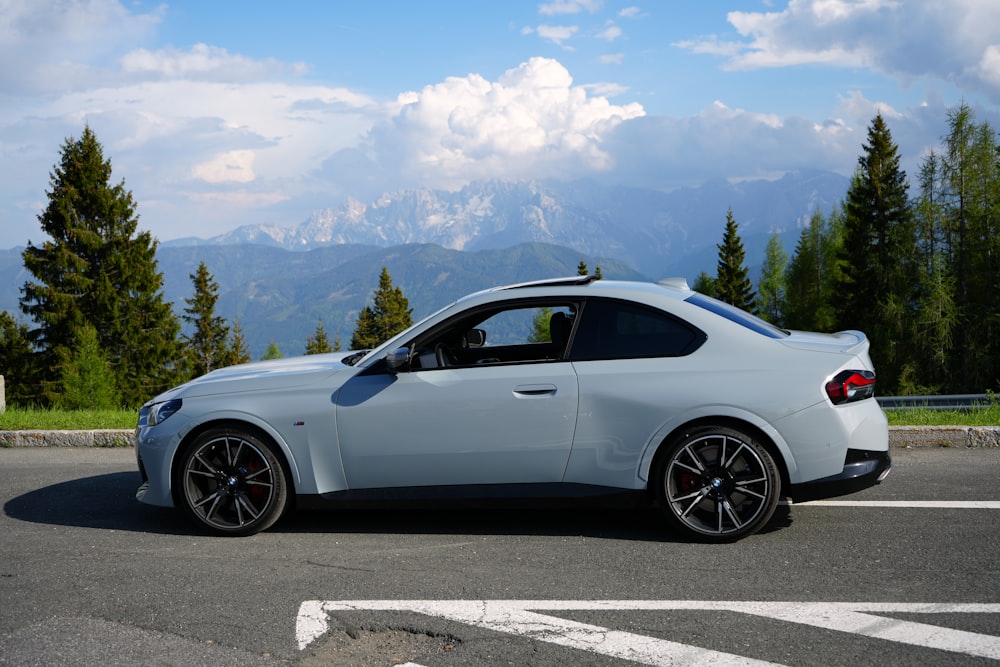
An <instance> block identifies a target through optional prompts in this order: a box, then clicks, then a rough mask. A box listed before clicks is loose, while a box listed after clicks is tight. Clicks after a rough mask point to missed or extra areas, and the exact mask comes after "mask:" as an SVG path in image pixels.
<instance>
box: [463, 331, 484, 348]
mask: <svg viewBox="0 0 1000 667" xmlns="http://www.w3.org/2000/svg"><path fill="white" fill-rule="evenodd" d="M465 343H466V345H468V346H469V347H482V346H483V345H486V332H485V331H484V330H482V329H469V330H468V331H466V332H465Z"/></svg>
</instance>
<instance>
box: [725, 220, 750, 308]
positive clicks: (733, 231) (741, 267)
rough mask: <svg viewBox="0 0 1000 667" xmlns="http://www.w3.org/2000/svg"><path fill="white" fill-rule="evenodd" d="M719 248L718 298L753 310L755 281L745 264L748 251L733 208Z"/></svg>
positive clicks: (738, 306)
mask: <svg viewBox="0 0 1000 667" xmlns="http://www.w3.org/2000/svg"><path fill="white" fill-rule="evenodd" d="M716 247H717V248H718V249H719V262H718V265H717V269H716V281H715V291H716V298H718V299H720V300H722V301H725V302H726V303H728V304H731V305H733V306H736V307H737V308H742V309H743V310H746V311H750V312H752V311H753V310H755V308H756V305H755V300H754V291H753V283H752V282H751V281H750V270H749V269H748V268H747V267H746V265H745V264H744V260H745V259H746V252H745V251H744V250H743V241H742V240H741V239H740V234H739V227H738V226H737V225H736V220H735V219H734V218H733V209H729V210H728V211H727V212H726V231H725V234H724V235H723V237H722V243H721V244H719V245H718V246H716Z"/></svg>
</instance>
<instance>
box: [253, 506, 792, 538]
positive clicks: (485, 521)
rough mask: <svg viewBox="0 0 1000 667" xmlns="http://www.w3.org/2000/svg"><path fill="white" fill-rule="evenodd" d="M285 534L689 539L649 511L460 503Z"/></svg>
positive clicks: (294, 520) (339, 513)
mask: <svg viewBox="0 0 1000 667" xmlns="http://www.w3.org/2000/svg"><path fill="white" fill-rule="evenodd" d="M791 522H792V518H791V512H790V511H789V508H788V507H787V506H785V505H779V506H778V508H777V509H776V510H775V513H774V516H773V517H772V518H771V519H770V521H768V523H767V524H766V525H765V526H764V527H763V528H762V529H761V530H759V531H758V534H766V533H770V532H773V531H775V530H780V529H781V528H786V527H788V526H790V525H791ZM270 530H271V531H272V532H274V531H280V532H286V533H338V534H343V533H349V534H366V533H368V534H399V535H418V534H419V535H485V536H492V535H523V536H552V537H574V536H576V537H592V538H596V539H612V540H629V541H638V542H665V543H685V542H692V541H693V540H691V539H690V538H689V537H687V536H685V535H682V534H680V533H679V532H677V531H676V530H674V529H673V528H672V527H671V526H670V524H669V523H668V521H667V520H666V518H665V517H664V516H663V515H662V513H661V512H660V510H658V509H656V508H654V507H648V506H641V507H628V508H622V507H616V506H611V507H602V506H600V505H599V504H597V505H592V506H588V507H584V508H572V509H570V508H566V507H564V506H558V507H553V506H549V505H547V504H541V505H538V506H535V507H518V508H516V509H511V508H489V507H482V506H480V505H479V504H474V505H473V506H470V507H464V506H462V505H461V504H460V503H459V504H456V505H453V506H452V507H450V508H447V509H445V508H429V509H410V508H401V509H385V508H380V509H363V510H349V511H348V510H330V511H321V510H310V511H300V512H296V513H293V514H291V515H290V516H287V517H285V518H284V519H283V520H282V521H281V522H280V523H278V524H277V525H276V526H274V527H273V528H271V529H270Z"/></svg>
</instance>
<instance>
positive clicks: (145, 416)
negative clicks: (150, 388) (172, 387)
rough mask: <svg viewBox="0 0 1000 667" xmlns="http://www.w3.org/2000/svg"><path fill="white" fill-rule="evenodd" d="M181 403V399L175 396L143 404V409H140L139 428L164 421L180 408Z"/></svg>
mask: <svg viewBox="0 0 1000 667" xmlns="http://www.w3.org/2000/svg"><path fill="white" fill-rule="evenodd" d="M181 404H182V401H181V399H179V398H174V399H171V400H169V401H163V402H162V403H154V404H152V405H144V406H142V409H141V410H139V428H142V427H143V426H156V425H157V424H160V423H162V422H163V421H164V420H166V419H167V418H168V417H169V416H170V415H172V414H174V413H175V412H177V411H178V410H180V409H181Z"/></svg>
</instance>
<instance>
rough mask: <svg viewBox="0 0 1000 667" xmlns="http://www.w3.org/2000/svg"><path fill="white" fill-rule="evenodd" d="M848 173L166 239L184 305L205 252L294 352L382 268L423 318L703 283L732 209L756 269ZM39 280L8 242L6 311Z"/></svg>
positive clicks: (238, 300) (254, 318) (476, 189)
mask: <svg viewBox="0 0 1000 667" xmlns="http://www.w3.org/2000/svg"><path fill="white" fill-rule="evenodd" d="M848 183H849V182H848V180H847V179H846V178H845V177H843V176H840V175H838V174H834V173H831V172H821V171H799V172H792V173H789V174H786V175H785V176H784V177H782V178H780V179H777V180H758V181H745V182H741V183H728V182H724V181H712V182H708V183H705V184H703V185H702V186H700V187H698V188H685V189H681V190H675V191H672V192H660V191H655V190H644V189H638V188H626V187H609V186H603V185H599V184H597V183H594V182H591V181H575V182H570V183H562V182H554V181H553V182H539V181H501V180H485V181H476V182H473V183H470V184H468V185H466V186H465V187H464V188H462V189H461V190H458V191H456V192H446V191H440V190H410V191H404V192H398V193H386V194H384V195H382V196H380V197H378V198H377V199H375V200H373V201H370V202H367V203H366V202H361V201H358V200H355V199H348V200H347V201H345V202H344V203H343V205H341V206H340V207H337V208H327V209H322V210H318V211H315V212H314V213H313V214H312V215H310V216H309V218H308V219H307V220H305V221H304V222H302V223H301V224H299V225H297V226H288V227H285V226H280V225H253V226H243V227H238V228H237V229H234V230H232V231H230V232H227V233H225V234H222V235H220V236H216V237H213V238H210V239H197V238H187V239H176V240H171V241H167V242H163V243H161V244H160V246H159V249H158V251H157V261H158V262H159V268H160V270H161V271H162V272H163V274H164V295H165V297H166V299H167V300H169V301H171V302H173V304H174V307H175V310H176V311H177V312H178V314H180V313H181V312H182V311H183V308H184V307H185V302H184V299H186V298H190V297H191V296H192V289H193V288H192V283H191V278H190V275H191V274H193V273H194V272H195V270H196V269H197V266H198V264H199V262H201V261H204V262H205V264H206V265H207V267H208V269H209V271H210V272H211V273H212V276H213V278H214V279H215V281H216V283H217V284H218V286H219V301H218V303H217V306H216V311H217V314H219V315H222V316H223V317H226V318H227V320H229V321H230V323H231V322H232V321H233V320H234V319H235V318H237V317H238V318H239V321H240V326H241V327H242V328H243V330H244V334H245V336H246V339H247V341H248V343H249V346H250V351H251V354H252V355H253V356H254V357H255V358H256V357H258V356H260V354H262V353H263V351H264V349H265V348H266V347H267V346H268V344H269V343H270V342H271V341H273V342H275V343H277V344H278V346H279V348H280V349H281V350H282V352H283V353H284V354H286V355H293V354H301V352H302V351H303V349H304V347H305V342H306V338H307V337H308V336H309V335H311V334H312V333H313V332H314V331H315V329H316V326H317V323H318V322H319V321H320V320H322V322H323V326H324V328H325V330H326V332H327V334H328V335H329V336H330V338H331V340H332V339H333V338H334V337H335V336H336V337H339V339H340V341H341V343H342V344H343V346H344V347H345V349H346V347H347V346H348V344H349V342H350V337H351V334H352V332H353V329H354V321H355V318H356V316H357V313H358V311H359V310H360V309H361V307H362V306H363V305H364V304H365V303H367V302H369V301H370V299H371V295H372V293H373V291H374V289H375V288H376V287H377V285H378V275H379V273H380V272H381V268H382V267H383V266H385V267H387V268H388V270H389V273H390V275H391V276H392V278H393V283H394V284H395V285H397V286H399V287H400V288H401V289H402V290H403V293H404V295H406V297H407V299H408V300H409V302H410V305H411V306H412V307H413V315H414V317H415V318H420V317H423V316H424V315H427V314H429V313H430V312H432V311H433V310H436V309H437V308H439V307H441V306H443V305H446V304H447V303H449V302H450V301H452V300H454V299H455V298H457V297H459V296H461V295H463V294H466V293H468V292H471V291H474V290H477V289H483V288H486V287H490V286H493V285H497V284H505V283H513V282H520V281H525V280H533V279H538V278H545V277H553V276H560V275H572V274H575V273H576V268H577V265H578V263H579V262H580V261H581V260H582V261H585V262H586V263H587V265H588V266H589V267H590V268H591V270H593V269H594V268H595V267H596V266H600V267H601V271H602V273H603V274H604V276H605V277H608V278H627V279H638V280H656V279H660V278H663V277H666V276H683V277H686V278H688V280H689V281H693V280H694V278H695V277H696V276H697V275H698V274H699V273H700V272H701V271H706V272H708V273H709V274H714V272H715V262H716V259H717V252H718V251H717V248H716V244H718V243H719V242H720V241H721V239H722V234H723V231H724V228H725V221H726V212H727V210H728V209H730V208H731V209H732V211H733V215H734V218H735V219H736V221H737V223H738V224H739V228H740V236H741V239H742V240H743V243H744V247H745V248H746V251H747V264H748V265H749V266H750V267H751V269H754V268H755V267H757V266H758V265H759V264H760V263H761V262H762V259H763V252H764V247H765V245H766V243H767V240H768V239H769V238H770V236H771V235H772V234H775V233H777V234H779V236H780V238H781V239H782V241H783V243H784V245H785V249H786V252H788V254H789V255H790V254H792V250H793V249H794V245H795V243H796V242H797V239H798V236H799V233H800V230H801V228H802V227H803V226H804V225H805V224H806V223H807V221H808V219H809V218H810V216H811V215H812V214H813V213H814V212H816V211H817V210H819V211H822V212H823V213H824V214H826V213H828V212H829V211H830V210H831V209H832V208H833V207H834V206H836V205H837V204H838V203H839V202H840V201H841V200H842V199H843V197H844V195H845V193H846V191H847V187H848ZM29 278H30V276H28V275H27V274H26V272H25V270H24V269H23V266H22V264H21V257H20V249H16V248H15V249H11V250H2V251H0V308H2V309H6V310H8V311H10V312H12V313H19V312H20V311H19V309H18V305H17V299H18V295H19V287H20V286H21V285H22V284H23V283H24V282H25V281H26V280H28V279H29Z"/></svg>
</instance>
